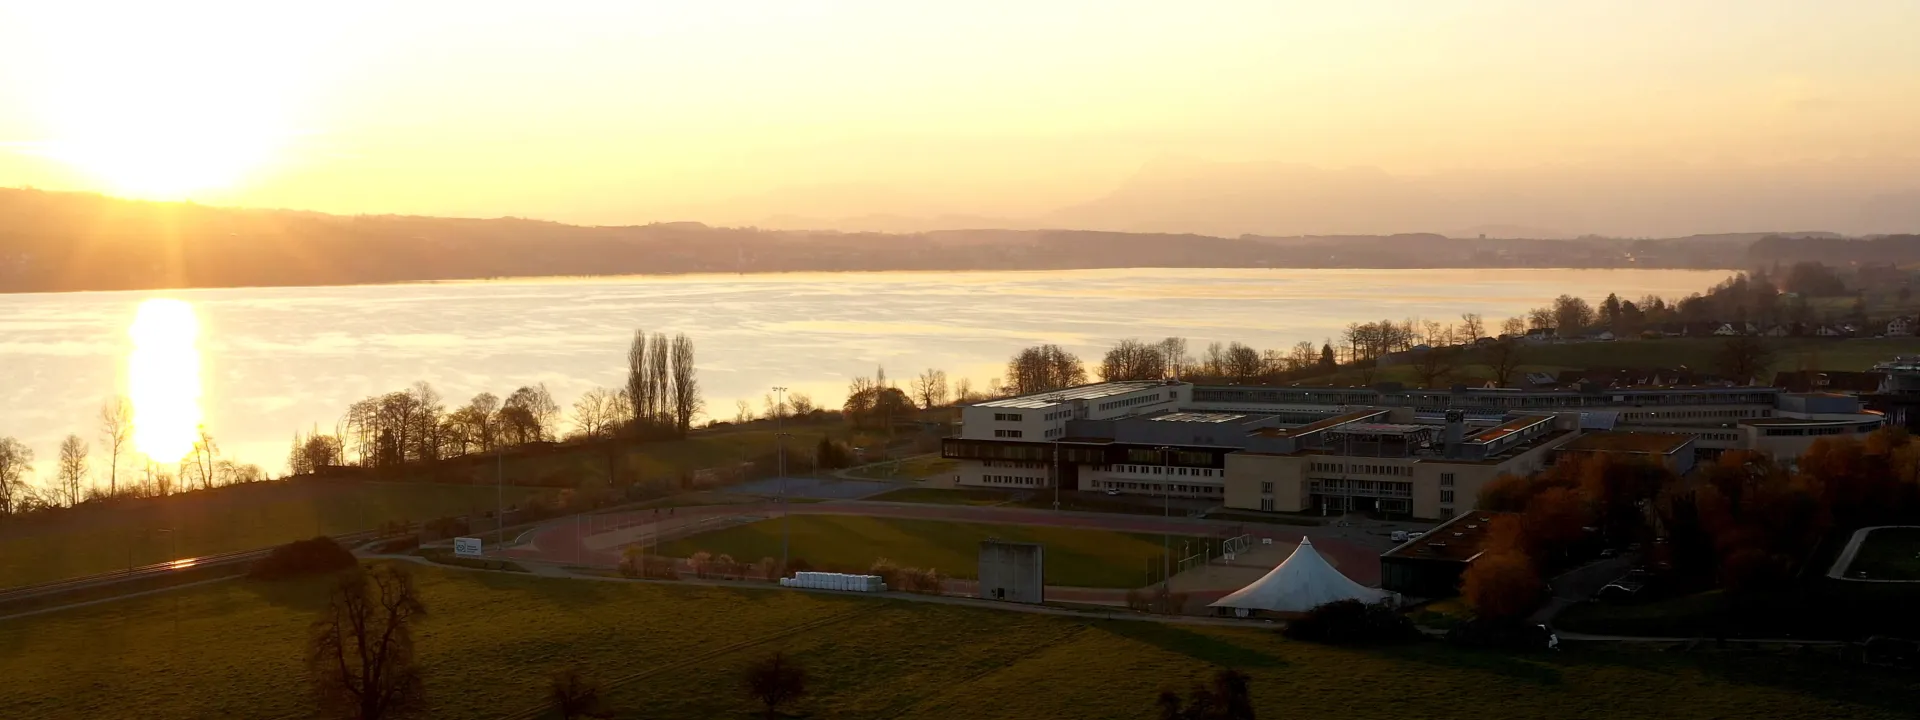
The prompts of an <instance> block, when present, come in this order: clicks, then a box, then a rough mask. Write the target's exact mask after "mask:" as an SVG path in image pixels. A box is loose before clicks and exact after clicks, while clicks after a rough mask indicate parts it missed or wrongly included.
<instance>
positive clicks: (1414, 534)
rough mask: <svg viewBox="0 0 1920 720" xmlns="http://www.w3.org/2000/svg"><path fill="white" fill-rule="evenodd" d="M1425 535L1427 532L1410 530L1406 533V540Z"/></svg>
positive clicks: (1417, 538) (1416, 538)
mask: <svg viewBox="0 0 1920 720" xmlns="http://www.w3.org/2000/svg"><path fill="white" fill-rule="evenodd" d="M1426 536H1427V534H1426V533H1423V532H1410V533H1407V539H1408V540H1419V539H1420V538H1423V537H1426Z"/></svg>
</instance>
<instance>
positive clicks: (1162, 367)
mask: <svg viewBox="0 0 1920 720" xmlns="http://www.w3.org/2000/svg"><path fill="white" fill-rule="evenodd" d="M1165 342H1166V341H1164V340H1163V341H1161V342H1160V343H1157V344H1154V345H1148V344H1146V343H1144V342H1141V341H1139V340H1136V339H1134V338H1127V339H1125V340H1121V341H1120V342H1117V343H1114V345H1113V347H1111V348H1108V349H1107V354H1106V357H1105V358H1103V359H1102V360H1101V361H1100V379H1101V380H1106V381H1109V382H1111V381H1115V380H1159V379H1161V378H1164V377H1167V375H1168V372H1167V350H1166V347H1165Z"/></svg>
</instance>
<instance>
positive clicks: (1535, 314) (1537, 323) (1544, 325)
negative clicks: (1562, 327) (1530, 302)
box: [1527, 307, 1559, 330]
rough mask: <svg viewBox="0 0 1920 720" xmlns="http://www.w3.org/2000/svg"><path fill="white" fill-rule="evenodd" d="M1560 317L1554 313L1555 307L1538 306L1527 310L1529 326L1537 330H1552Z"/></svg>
mask: <svg viewBox="0 0 1920 720" xmlns="http://www.w3.org/2000/svg"><path fill="white" fill-rule="evenodd" d="M1558 319H1559V318H1558V317H1557V316H1555V315H1554V314H1553V308H1550V307H1537V308H1534V309H1532V310H1528V311H1527V327H1529V328H1533V329H1536V330H1552V329H1554V322H1556V321H1557V320H1558Z"/></svg>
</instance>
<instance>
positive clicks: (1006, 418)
mask: <svg viewBox="0 0 1920 720" xmlns="http://www.w3.org/2000/svg"><path fill="white" fill-rule="evenodd" d="M1024 417H1026V416H1025V415H1023V414H1021V413H994V414H993V419H994V420H996V421H999V422H1020V420H1021V419H1022V418H1024Z"/></svg>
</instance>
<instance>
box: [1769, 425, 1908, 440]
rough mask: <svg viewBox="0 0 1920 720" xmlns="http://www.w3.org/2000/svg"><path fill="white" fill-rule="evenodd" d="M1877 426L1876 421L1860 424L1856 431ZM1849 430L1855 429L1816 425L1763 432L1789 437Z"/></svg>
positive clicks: (1841, 432)
mask: <svg viewBox="0 0 1920 720" xmlns="http://www.w3.org/2000/svg"><path fill="white" fill-rule="evenodd" d="M1878 427H1880V425H1879V424H1878V423H1873V424H1867V425H1861V426H1860V427H1859V429H1858V432H1863V433H1865V432H1873V430H1874V429H1875V428H1878ZM1849 432H1855V429H1854V428H1851V427H1846V426H1840V427H1817V428H1767V429H1766V432H1765V434H1766V436H1767V437H1789V436H1791V437H1797V436H1804V435H1841V434H1845V433H1849Z"/></svg>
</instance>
